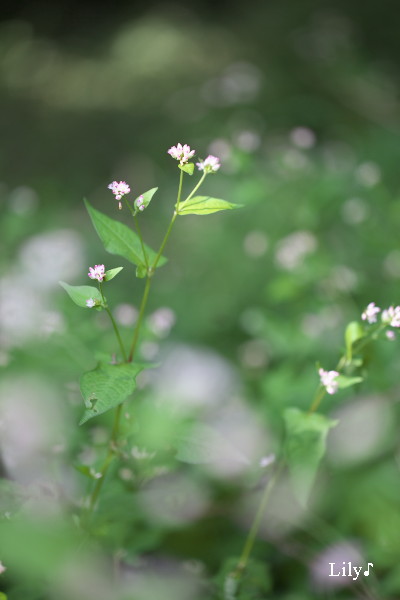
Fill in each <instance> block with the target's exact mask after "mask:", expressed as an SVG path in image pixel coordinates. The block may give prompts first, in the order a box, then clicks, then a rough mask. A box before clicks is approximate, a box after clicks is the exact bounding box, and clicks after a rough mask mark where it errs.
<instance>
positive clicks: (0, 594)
mask: <svg viewBox="0 0 400 600" xmlns="http://www.w3.org/2000/svg"><path fill="white" fill-rule="evenodd" d="M0 600H7V596H6V595H5V594H3V592H0Z"/></svg>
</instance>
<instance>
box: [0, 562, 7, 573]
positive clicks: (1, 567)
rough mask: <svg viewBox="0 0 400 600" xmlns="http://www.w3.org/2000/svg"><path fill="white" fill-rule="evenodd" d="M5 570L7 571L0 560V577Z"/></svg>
mask: <svg viewBox="0 0 400 600" xmlns="http://www.w3.org/2000/svg"><path fill="white" fill-rule="evenodd" d="M6 570H7V567H5V566H4V565H3V563H2V562H1V560H0V575H1V574H2V573H4V571H6Z"/></svg>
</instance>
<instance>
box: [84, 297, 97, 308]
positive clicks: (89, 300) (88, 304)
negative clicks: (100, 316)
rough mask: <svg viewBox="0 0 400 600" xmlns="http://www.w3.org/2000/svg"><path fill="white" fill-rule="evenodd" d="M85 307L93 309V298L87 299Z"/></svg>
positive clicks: (94, 302) (94, 304) (94, 303)
mask: <svg viewBox="0 0 400 600" xmlns="http://www.w3.org/2000/svg"><path fill="white" fill-rule="evenodd" d="M86 306H87V307H88V308H93V307H94V306H96V301H95V300H93V298H89V299H88V300H86Z"/></svg>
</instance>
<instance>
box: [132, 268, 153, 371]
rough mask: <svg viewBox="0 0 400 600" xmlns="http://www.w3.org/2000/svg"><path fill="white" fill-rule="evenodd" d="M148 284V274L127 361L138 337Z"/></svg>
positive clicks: (149, 281) (133, 350)
mask: <svg viewBox="0 0 400 600" xmlns="http://www.w3.org/2000/svg"><path fill="white" fill-rule="evenodd" d="M153 268H154V267H153ZM150 286H151V277H149V276H148V277H147V279H146V285H145V288H144V292H143V297H142V302H141V303H140V309H139V316H138V320H137V322H136V327H135V332H134V334H133V339H132V344H131V350H130V352H129V356H128V362H132V360H133V357H134V354H135V350H136V345H137V341H138V339H139V332H140V328H141V325H142V321H143V317H144V312H145V310H146V304H147V299H148V297H149V292H150Z"/></svg>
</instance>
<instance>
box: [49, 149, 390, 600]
mask: <svg viewBox="0 0 400 600" xmlns="http://www.w3.org/2000/svg"><path fill="white" fill-rule="evenodd" d="M168 154H169V155H170V156H171V157H172V158H173V159H174V160H176V161H177V162H178V165H177V166H178V171H179V183H178V191H177V197H176V201H175V204H174V206H173V207H172V215H171V219H170V222H169V224H168V226H167V229H166V232H165V235H164V237H163V239H162V240H161V243H160V246H159V248H158V250H153V249H152V248H151V247H149V246H148V245H147V244H146V243H145V241H144V239H143V236H142V233H141V227H140V219H141V218H142V215H143V218H145V217H144V215H145V212H146V209H147V208H148V206H149V204H150V203H151V202H152V201H153V199H154V198H155V197H156V193H157V192H158V188H156V187H155V188H152V189H150V190H148V191H146V192H142V193H139V194H138V195H137V196H134V193H132V190H131V185H129V184H128V183H126V182H125V181H120V182H117V181H113V182H112V183H110V185H109V186H108V187H109V189H110V190H111V192H112V193H113V194H114V196H115V199H116V200H117V201H118V208H119V209H122V208H123V206H125V208H126V209H127V214H128V215H129V218H130V219H132V221H133V227H129V226H127V225H125V224H124V223H122V222H120V221H116V220H114V219H112V218H110V217H109V216H107V215H105V214H103V213H101V212H99V211H98V210H97V209H96V208H94V207H93V206H92V205H91V204H90V203H89V202H88V201H87V200H85V205H86V208H87V211H88V214H89V217H90V219H91V221H92V223H93V226H94V228H95V230H96V232H97V234H98V236H99V238H100V240H101V241H102V243H103V245H104V248H105V250H106V251H107V252H109V253H110V254H112V255H117V256H119V257H121V258H123V259H125V260H126V261H128V263H130V264H131V265H133V266H134V267H135V275H136V278H137V279H138V280H141V279H144V280H145V281H144V286H143V292H142V300H141V303H140V307H139V311H138V315H137V318H136V321H135V324H134V326H133V331H132V334H131V342H130V345H129V346H126V345H125V343H124V342H123V339H122V337H121V334H120V331H119V327H118V324H117V322H116V320H115V318H114V315H113V311H112V308H111V307H110V305H109V303H108V300H107V289H108V286H109V285H110V282H112V280H113V279H114V278H115V277H116V276H117V275H118V274H119V273H120V272H121V270H122V269H123V268H124V267H122V266H117V267H113V268H107V267H108V265H107V267H106V265H104V264H97V265H94V266H93V267H89V268H88V278H89V279H91V280H92V282H96V283H97V285H96V286H94V285H82V286H71V285H69V284H67V283H65V282H60V283H61V285H62V286H63V288H64V289H65V291H66V292H67V294H68V295H69V296H70V298H71V299H72V300H73V301H74V302H75V304H77V305H78V306H80V307H82V308H85V309H89V310H96V311H106V313H107V314H108V317H109V319H110V321H111V324H112V327H113V329H114V333H115V341H116V347H117V352H116V354H115V355H114V358H113V359H112V360H110V357H109V356H108V357H106V358H104V357H102V358H100V359H99V361H98V363H97V366H96V368H95V369H93V370H91V371H88V372H86V373H84V374H83V375H82V377H81V382H80V389H81V393H82V396H83V401H84V412H83V414H82V417H81V420H80V425H84V424H85V423H86V422H88V421H90V420H91V419H94V418H96V417H97V416H99V415H101V414H103V413H106V412H108V411H114V424H113V426H112V429H111V432H110V434H109V441H108V447H107V452H106V456H105V457H104V460H103V462H102V464H101V465H100V466H99V468H96V469H93V468H90V469H89V468H88V467H84V466H81V467H79V470H80V471H81V472H82V473H83V474H85V475H87V476H88V477H89V478H90V479H91V480H92V481H91V483H92V487H91V490H90V493H89V495H88V498H87V499H86V502H85V506H84V511H86V512H85V516H86V517H87V516H88V515H89V516H90V515H91V514H92V513H93V512H94V511H95V510H96V507H97V505H98V502H99V499H100V495H101V491H102V488H103V485H104V482H105V480H106V475H107V473H108V470H109V468H110V465H111V464H112V462H113V461H114V459H116V458H117V457H118V455H119V454H120V452H121V447H122V440H121V431H120V430H121V415H122V410H123V406H124V403H125V402H126V401H127V400H128V398H129V397H130V396H131V394H133V393H134V392H135V389H136V377H137V376H138V375H139V373H141V372H142V371H144V370H146V369H148V368H152V366H153V365H151V364H145V363H143V362H137V360H136V358H137V350H138V343H139V340H140V338H141V335H142V330H143V329H144V324H145V314H146V307H147V303H148V299H149V295H150V292H151V288H152V283H153V279H154V277H155V275H156V273H157V270H158V269H159V268H161V267H163V266H164V265H165V264H166V262H167V258H166V257H165V256H164V251H165V249H166V245H167V242H168V240H169V238H170V235H171V232H172V230H173V227H174V224H175V221H176V220H177V219H178V217H183V216H186V215H198V216H203V215H209V214H212V213H215V212H220V211H224V210H231V209H236V208H239V205H236V204H232V203H230V202H227V201H225V200H222V199H219V198H215V197H212V196H206V195H199V194H198V191H199V189H200V188H201V186H202V185H203V184H204V182H205V180H206V178H207V176H208V175H211V174H216V173H217V172H218V171H219V169H220V166H221V165H220V161H219V159H218V158H217V157H216V156H212V155H209V156H207V157H206V158H205V159H204V160H203V159H199V160H198V162H196V163H194V162H192V159H193V157H194V155H195V150H193V149H191V148H190V146H188V145H187V144H183V145H182V144H177V145H176V146H172V147H171V148H170V149H169V150H168ZM195 167H197V169H198V171H199V173H200V178H199V180H198V181H197V182H196V183H195V185H194V186H193V189H192V190H191V191H190V192H189V194H188V195H186V196H184V194H183V187H184V181H185V179H186V176H189V177H191V176H192V175H193V173H194V172H195ZM132 187H133V186H132ZM160 310H162V309H160ZM167 320H168V321H170V320H171V316H170V315H169V316H168V319H167ZM153 325H154V324H153ZM398 328H400V306H393V305H392V306H389V307H388V308H385V309H382V308H380V307H379V306H377V305H376V304H375V303H374V302H370V303H369V304H368V306H367V307H366V308H365V310H364V311H363V312H362V314H361V315H360V319H359V320H358V321H352V322H350V323H349V324H348V326H347V327H346V330H345V334H344V350H343V353H342V355H341V357H340V359H339V360H338V362H337V364H336V365H335V366H334V367H333V368H331V366H329V368H327V365H324V366H321V365H320V364H317V366H316V391H315V395H314V398H313V399H312V400H311V402H310V405H309V408H308V410H301V409H300V408H299V407H298V406H291V407H287V408H285V410H284V411H283V414H282V423H283V431H284V435H283V437H282V441H281V444H280V448H279V449H278V450H277V452H276V454H275V453H273V454H271V455H268V456H266V457H264V458H263V459H261V461H260V464H259V467H261V468H262V469H264V470H268V473H269V477H268V479H267V483H266V486H265V489H264V491H263V493H262V495H261V501H260V504H259V506H258V509H257V511H256V514H255V516H254V519H253V522H252V524H251V527H250V530H249V532H248V535H247V537H246V539H245V542H244V546H243V549H242V552H241V554H240V556H239V557H238V558H235V559H233V558H232V557H231V558H230V559H229V568H228V567H227V566H225V567H223V568H222V569H221V574H223V576H222V575H221V577H220V586H221V588H222V590H223V592H222V593H223V595H222V596H221V597H223V598H224V599H225V598H226V599H229V600H231V599H233V598H241V597H245V596H240V595H239V593H240V589H241V587H242V586H243V585H244V584H245V582H246V581H247V580H248V579H249V577H250V579H251V573H252V569H254V568H256V570H257V569H258V567H257V566H255V563H254V561H251V560H250V556H251V553H252V550H253V547H254V544H255V541H256V538H257V535H258V531H259V528H260V526H261V522H262V519H263V516H264V513H265V510H266V507H267V505H268V502H269V498H270V496H271V494H272V492H273V489H274V487H275V484H276V482H277V481H278V480H279V478H280V476H281V474H282V472H283V471H286V472H287V473H288V475H289V479H290V481H291V485H292V488H293V493H294V495H295V496H296V497H297V500H298V502H299V504H300V505H302V506H303V507H306V506H307V503H308V500H309V496H310V493H311V490H312V486H313V482H314V480H315V477H316V473H317V470H318V468H319V465H320V462H321V460H322V458H323V456H324V453H325V449H326V440H327V436H328V435H329V432H330V430H331V429H332V428H334V427H335V426H336V425H337V423H338V421H337V420H336V419H332V418H330V417H329V416H327V415H326V414H325V413H324V411H323V410H321V406H322V402H323V400H324V398H325V397H326V396H327V397H328V398H329V397H332V401H334V399H333V397H336V396H337V395H339V394H340V392H341V390H343V389H345V388H349V387H351V386H355V385H357V384H361V383H362V382H363V381H364V380H365V378H366V368H365V367H366V351H367V349H368V348H369V346H370V345H371V344H372V343H374V342H375V341H376V340H378V339H382V340H385V341H387V340H394V339H395V337H396V334H395V330H396V329H398ZM113 350H115V349H113ZM110 355H111V353H110ZM199 431H201V428H199ZM204 434H205V431H203V432H202V437H203V439H202V440H199V439H191V440H190V441H189V445H188V446H187V447H186V448H184V449H183V448H182V447H180V448H178V452H177V454H176V458H177V459H178V460H184V461H185V460H186V462H189V463H190V462H191V463H197V462H198V463H200V462H201V460H197V458H195V459H193V458H192V457H190V458H189V459H187V456H188V448H189V447H190V444H192V445H193V446H194V447H197V450H196V451H200V452H201V451H202V448H201V446H202V445H203V444H207V439H210V435H209V434H207V435H204ZM133 443H134V445H133V446H132V448H131V455H132V456H133V457H134V458H135V459H136V460H138V461H139V460H140V461H142V460H143V461H146V460H147V459H149V458H152V457H153V456H154V453H149V452H148V451H147V450H146V449H145V448H142V447H141V445H140V439H138V440H134V441H133ZM204 450H206V452H207V449H206V448H205V449H204ZM185 456H186V459H185V458H184V457H185ZM125 476H126V477H129V476H130V474H129V472H126V473H125V472H124V477H125ZM82 522H85V520H84V519H82ZM245 573H248V577H247V576H246V574H245ZM246 597H247V596H246Z"/></svg>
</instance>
